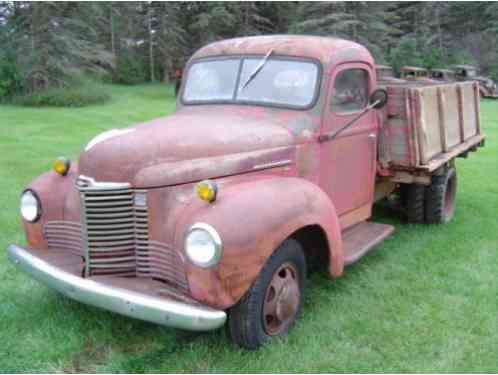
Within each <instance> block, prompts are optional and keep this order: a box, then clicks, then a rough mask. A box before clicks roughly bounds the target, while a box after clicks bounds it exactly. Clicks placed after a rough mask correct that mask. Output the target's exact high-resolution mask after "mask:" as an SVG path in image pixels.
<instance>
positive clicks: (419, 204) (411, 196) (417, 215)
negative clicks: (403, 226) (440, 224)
mask: <svg viewBox="0 0 498 375" xmlns="http://www.w3.org/2000/svg"><path fill="white" fill-rule="evenodd" d="M400 195H401V205H402V207H403V211H404V214H405V217H406V220H407V221H408V222H410V223H423V222H424V219H425V212H424V211H425V205H424V200H425V186H424V185H419V184H401V186H400Z"/></svg>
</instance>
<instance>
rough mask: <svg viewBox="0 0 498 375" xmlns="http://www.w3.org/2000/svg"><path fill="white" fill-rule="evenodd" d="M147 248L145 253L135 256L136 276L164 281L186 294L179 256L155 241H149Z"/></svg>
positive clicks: (185, 280)
mask: <svg viewBox="0 0 498 375" xmlns="http://www.w3.org/2000/svg"><path fill="white" fill-rule="evenodd" d="M147 248H148V251H147V252H146V253H143V254H141V255H140V256H137V275H138V276H141V277H151V278H153V279H156V280H161V281H166V282H168V283H170V284H172V285H173V286H175V287H177V288H178V289H180V290H182V291H184V292H188V283H187V277H186V275H185V269H184V263H183V260H182V258H181V257H180V255H179V254H178V253H177V252H176V251H174V250H173V249H172V248H171V247H169V246H167V245H166V244H164V243H161V242H157V241H149V243H148V246H147ZM137 255H138V254H137Z"/></svg>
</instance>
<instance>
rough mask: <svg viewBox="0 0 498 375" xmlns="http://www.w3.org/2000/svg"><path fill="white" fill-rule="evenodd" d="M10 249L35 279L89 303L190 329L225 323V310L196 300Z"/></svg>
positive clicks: (151, 320)
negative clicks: (109, 281) (91, 275)
mask: <svg viewBox="0 0 498 375" xmlns="http://www.w3.org/2000/svg"><path fill="white" fill-rule="evenodd" d="M7 252H8V255H9V258H10V260H11V261H12V262H13V263H14V264H16V265H17V266H18V267H19V268H20V269H22V270H23V271H25V272H26V273H28V274H30V275H31V276H32V277H33V278H34V279H36V280H38V281H40V282H41V283H43V284H45V285H47V286H48V287H50V288H52V289H55V290H57V291H58V292H60V293H62V294H64V295H65V296H67V297H69V298H72V299H74V300H76V301H79V302H82V303H85V304H88V305H92V306H96V307H100V308H103V309H105V310H110V311H113V312H115V313H118V314H122V315H126V316H129V317H131V318H136V319H140V320H145V321H148V322H152V323H157V324H161V325H165V326H169V327H174V328H180V329H185V330H190V331H208V330H212V329H216V328H219V327H221V326H222V325H223V324H225V320H226V313H225V312H224V311H221V310H215V309H212V308H210V307H208V306H204V305H200V304H198V303H195V301H193V303H186V302H182V301H176V300H173V299H168V298H164V297H158V296H154V295H150V294H146V293H141V292H137V291H133V290H129V289H126V288H121V287H116V286H109V285H105V284H103V283H101V282H98V281H96V280H92V279H84V278H82V277H78V276H76V275H74V274H71V273H70V272H67V271H65V270H63V269H61V268H59V267H56V266H54V265H52V264H50V263H49V262H47V261H45V260H44V259H42V258H40V257H37V256H36V251H30V250H28V249H24V248H22V247H19V246H17V245H10V246H9V247H8V248H7ZM131 280H133V279H131Z"/></svg>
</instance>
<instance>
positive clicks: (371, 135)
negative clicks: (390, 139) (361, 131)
mask: <svg viewBox="0 0 498 375" xmlns="http://www.w3.org/2000/svg"><path fill="white" fill-rule="evenodd" d="M368 138H369V139H372V140H374V139H375V138H377V134H375V133H370V134H369V135H368Z"/></svg>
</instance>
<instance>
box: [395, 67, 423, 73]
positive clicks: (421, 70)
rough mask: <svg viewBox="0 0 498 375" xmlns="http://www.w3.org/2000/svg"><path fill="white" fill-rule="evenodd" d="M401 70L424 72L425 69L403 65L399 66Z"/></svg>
mask: <svg viewBox="0 0 498 375" xmlns="http://www.w3.org/2000/svg"><path fill="white" fill-rule="evenodd" d="M400 70H401V71H406V70H410V71H411V70H413V71H417V72H426V71H427V69H424V68H420V67H418V66H403V67H401V68H400Z"/></svg>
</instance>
